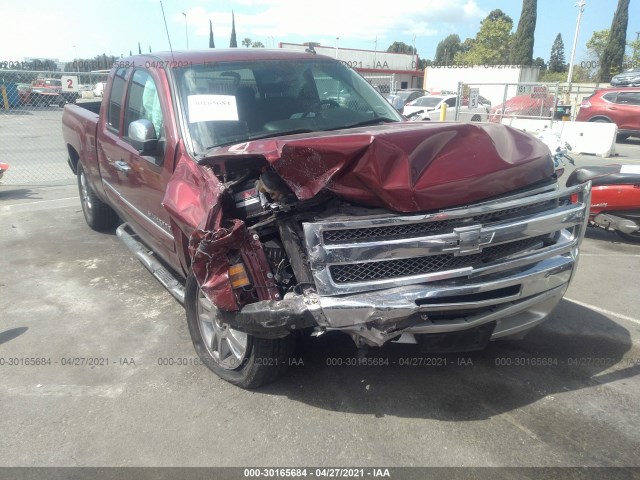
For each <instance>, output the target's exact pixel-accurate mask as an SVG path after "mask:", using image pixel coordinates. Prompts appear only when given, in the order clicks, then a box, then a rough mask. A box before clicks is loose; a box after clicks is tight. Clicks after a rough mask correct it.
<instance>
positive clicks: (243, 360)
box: [185, 274, 294, 388]
mask: <svg viewBox="0 0 640 480" xmlns="http://www.w3.org/2000/svg"><path fill="white" fill-rule="evenodd" d="M185 308H186V311H187V324H188V326H189V333H190V334H191V340H192V341H193V346H194V348H195V350H196V353H197V354H198V356H199V357H200V359H201V360H202V362H203V363H204V364H205V365H206V366H207V367H208V368H209V369H210V370H211V371H212V372H213V373H215V374H216V375H218V376H219V377H220V378H222V379H223V380H226V381H227V382H229V383H232V384H233V385H237V386H238V387H242V388H257V387H259V386H261V385H265V384H267V383H270V382H273V381H274V380H276V379H277V378H279V377H280V376H282V375H283V374H284V373H285V372H286V370H287V367H288V364H289V359H290V357H291V354H292V352H293V348H294V338H293V336H292V335H288V336H287V337H285V338H276V339H265V338H258V337H255V336H253V335H249V334H247V333H244V332H241V331H239V330H235V329H233V328H230V327H229V326H228V325H227V324H225V323H222V322H221V321H220V319H219V316H218V309H217V308H216V307H215V305H213V303H212V302H211V300H209V299H208V298H207V297H206V296H205V294H204V293H203V292H202V290H201V289H200V287H199V286H198V282H197V281H196V279H195V276H194V275H193V274H190V275H189V277H188V278H187V284H186V291H185Z"/></svg>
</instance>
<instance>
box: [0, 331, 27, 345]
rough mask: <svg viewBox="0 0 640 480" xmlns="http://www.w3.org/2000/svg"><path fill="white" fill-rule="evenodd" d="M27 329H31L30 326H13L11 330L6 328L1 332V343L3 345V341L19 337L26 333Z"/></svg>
mask: <svg viewBox="0 0 640 480" xmlns="http://www.w3.org/2000/svg"><path fill="white" fill-rule="evenodd" d="M27 330H29V328H28V327H19V328H12V329H11V330H5V331H4V332H0V345H2V344H3V343H7V342H10V341H11V340H13V339H14V338H17V337H19V336H20V335H22V334H23V333H25V332H26V331H27Z"/></svg>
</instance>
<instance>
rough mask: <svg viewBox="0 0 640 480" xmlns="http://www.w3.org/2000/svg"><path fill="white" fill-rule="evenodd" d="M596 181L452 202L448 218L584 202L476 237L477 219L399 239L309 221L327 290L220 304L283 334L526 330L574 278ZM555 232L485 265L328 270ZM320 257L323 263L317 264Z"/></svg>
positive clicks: (388, 336)
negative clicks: (337, 232) (383, 272)
mask: <svg viewBox="0 0 640 480" xmlns="http://www.w3.org/2000/svg"><path fill="white" fill-rule="evenodd" d="M590 191H591V185H590V183H587V184H584V185H582V184H581V185H578V186H575V187H572V188H570V189H567V190H564V191H558V190H554V191H553V192H542V193H540V194H538V195H537V196H535V197H531V196H529V197H526V198H520V199H518V198H516V199H511V200H508V201H502V202H500V203H496V202H492V203H488V204H485V205H482V206H479V207H473V210H465V209H463V210H459V211H448V213H447V214H448V218H454V219H455V218H456V217H467V216H468V215H469V212H472V213H474V214H477V213H478V212H480V213H482V214H483V215H486V214H487V213H486V212H487V211H489V212H492V211H493V210H499V209H502V210H504V209H505V208H513V207H520V206H521V204H523V203H532V202H533V204H534V205H535V204H538V203H540V200H541V199H542V200H544V201H548V200H549V199H550V198H551V199H553V198H564V199H567V198H568V197H569V196H571V195H573V196H577V201H576V202H575V203H566V201H562V202H560V204H559V205H557V206H555V207H554V208H552V209H551V210H545V211H543V212H539V213H534V214H532V215H529V216H527V217H526V218H524V219H523V218H516V219H507V220H502V221H499V222H497V223H495V222H494V223H489V224H488V225H481V226H480V227H478V228H475V227H473V228H472V230H473V233H477V235H476V236H474V237H473V238H472V240H474V241H473V242H471V241H467V240H468V239H467V236H466V234H467V233H468V232H467V230H468V229H465V228H461V229H454V234H455V235H456V236H459V239H458V240H457V241H456V240H455V238H453V236H452V235H453V234H451V233H447V234H437V235H435V236H434V235H432V236H428V235H427V236H425V237H418V238H417V239H415V238H409V239H407V240H404V239H402V240H397V241H377V240H376V241H367V242H361V243H354V242H353V241H351V240H345V241H343V242H347V243H341V244H338V245H335V244H323V243H322V242H321V241H319V240H318V239H322V238H325V237H324V236H323V229H325V228H327V229H330V228H332V227H333V228H335V227H336V226H340V227H343V228H342V230H341V232H344V231H346V230H348V229H347V228H345V224H343V223H333V224H332V223H326V222H324V223H322V222H319V223H317V224H305V233H306V242H307V249H308V251H309V252H310V258H311V267H312V271H313V272H314V281H315V287H316V289H317V290H316V289H309V290H307V291H306V292H305V293H302V294H295V293H287V294H286V295H285V296H284V298H283V299H282V300H270V301H262V302H256V303H252V304H250V305H247V306H245V307H244V308H243V309H242V310H241V311H240V312H220V314H221V315H222V318H221V320H222V321H224V322H226V323H228V324H229V325H230V326H232V327H233V328H236V329H238V330H242V331H245V332H247V333H251V334H254V335H256V336H261V337H282V336H285V335H287V334H289V333H290V332H291V331H292V330H296V329H303V328H308V327H315V328H316V329H318V330H320V331H330V330H333V331H342V332H345V333H348V334H351V335H352V336H354V337H358V338H360V339H363V340H364V341H365V342H366V343H367V344H369V345H383V344H385V343H386V342H388V341H390V340H393V339H396V338H398V337H400V336H401V335H402V334H405V333H406V334H443V333H455V332H461V331H465V330H470V329H473V328H477V327H481V326H483V325H486V324H489V323H493V324H495V328H494V329H493V331H492V333H491V339H496V338H500V337H504V336H509V335H516V334H520V333H521V332H524V331H526V330H528V329H530V328H532V327H534V326H535V325H537V324H539V323H541V322H542V321H543V320H544V319H545V318H546V317H547V316H548V315H549V314H550V313H551V311H552V310H553V309H554V308H555V306H556V305H557V304H558V302H559V301H560V300H561V299H562V296H563V295H564V293H565V291H566V289H567V288H568V286H569V283H570V281H571V279H572V277H573V275H574V273H575V269H576V266H577V261H578V256H579V247H580V243H581V241H582V238H583V236H584V232H585V229H586V223H587V219H588V211H589V204H590ZM536 202H537V203H536ZM491 215H493V213H491ZM398 218H399V217H398ZM476 218H477V217H476ZM421 220H422V219H421ZM427 220H432V219H431V218H428V219H427ZM363 222H369V223H372V222H377V224H382V225H383V226H385V227H386V225H387V223H388V220H386V219H383V220H382V221H380V220H379V219H374V220H356V221H351V222H349V223H348V224H346V225H347V227H349V228H350V229H351V230H353V226H354V225H356V226H360V225H361V224H362V223H363ZM367 226H368V225H367ZM554 232H555V233H554ZM550 233H551V234H553V235H555V236H554V240H553V242H551V243H550V244H544V245H543V246H542V247H536V248H535V249H530V248H526V249H525V250H523V251H520V252H515V253H512V254H505V255H506V256H504V257H503V258H500V259H499V260H497V261H494V262H488V263H486V264H482V265H479V266H478V265H476V266H470V267H464V268H456V269H454V270H444V271H441V272H435V273H425V274H419V275H413V276H409V277H407V276H405V277H401V278H392V279H388V280H386V279H385V280H379V281H368V282H360V283H358V282H355V283H343V284H338V283H335V282H331V281H330V280H331V279H330V277H328V276H326V275H325V273H326V271H327V268H326V267H327V266H331V265H335V264H339V263H340V262H351V263H353V262H362V261H366V260H365V259H371V258H376V257H377V256H378V257H379V256H383V258H389V257H391V258H394V257H395V258H397V257H399V256H401V255H405V256H407V257H408V258H410V259H411V258H418V255H417V253H419V254H424V253H427V254H430V255H435V256H438V255H440V256H441V257H442V256H443V254H444V253H447V254H450V255H453V257H452V258H456V257H460V258H463V259H464V258H472V257H471V256H470V254H471V255H473V254H475V252H476V251H477V250H478V249H480V250H482V246H481V243H482V242H484V241H485V240H486V241H493V242H496V243H497V244H498V245H503V244H507V245H508V244H509V242H516V241H517V242H519V241H522V239H525V240H527V241H528V239H534V240H535V239H537V238H540V236H541V235H542V236H545V235H548V234H550ZM450 237H451V238H450ZM485 237H486V238H485ZM487 248H490V247H487ZM452 250H453V252H454V253H452V254H451V253H450V251H452ZM318 265H319V266H320V268H314V266H318ZM365 288H368V291H367V290H364V289H365Z"/></svg>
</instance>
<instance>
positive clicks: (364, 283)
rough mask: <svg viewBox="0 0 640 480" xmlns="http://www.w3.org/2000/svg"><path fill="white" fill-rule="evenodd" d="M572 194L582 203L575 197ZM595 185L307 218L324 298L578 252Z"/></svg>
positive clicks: (553, 187) (312, 256)
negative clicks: (441, 206)
mask: <svg viewBox="0 0 640 480" xmlns="http://www.w3.org/2000/svg"><path fill="white" fill-rule="evenodd" d="M572 194H576V195H574V199H575V198H577V201H574V202H573V203H572V202H570V201H569V198H570V196H571V195H572ZM589 198H590V184H583V185H578V186H575V187H572V188H571V189H566V190H563V191H560V190H558V188H557V185H555V184H554V185H549V186H546V187H542V188H536V189H532V190H531V191H529V192H524V193H519V194H517V195H514V196H511V197H505V198H501V199H498V200H493V201H490V202H486V203H482V204H476V205H471V206H469V207H465V208H457V209H450V210H443V211H440V212H436V213H431V214H418V215H405V214H396V215H393V214H390V213H386V214H382V215H371V216H364V217H363V216H358V217H345V216H329V217H327V218H319V219H316V220H315V221H313V222H304V223H303V225H302V227H303V231H304V238H305V244H306V245H305V246H306V248H307V251H308V254H309V258H310V261H311V270H312V273H313V277H314V280H315V284H316V288H317V290H318V293H319V294H320V295H321V296H331V295H341V294H351V293H356V292H365V291H374V290H381V289H387V288H392V287H398V286H404V285H413V284H425V283H430V282H437V281H441V280H447V279H451V278H461V277H462V278H475V277H481V276H483V275H490V274H493V273H497V272H501V271H506V270H512V269H518V268H523V267H527V266H530V265H533V264H536V263H538V262H541V261H543V260H545V259H547V258H550V257H553V256H558V255H572V250H573V249H575V248H577V246H578V245H579V243H580V241H581V240H582V236H583V235H584V229H585V227H586V219H587V216H588V207H589Z"/></svg>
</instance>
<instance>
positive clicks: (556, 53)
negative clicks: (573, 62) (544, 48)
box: [548, 33, 567, 73]
mask: <svg viewBox="0 0 640 480" xmlns="http://www.w3.org/2000/svg"><path fill="white" fill-rule="evenodd" d="M548 68H549V71H550V72H556V73H559V72H566V71H567V63H566V61H565V57H564V42H563V41H562V34H561V33H559V34H558V35H557V36H556V39H555V40H554V41H553V45H552V46H551V56H550V57H549V64H548Z"/></svg>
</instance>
